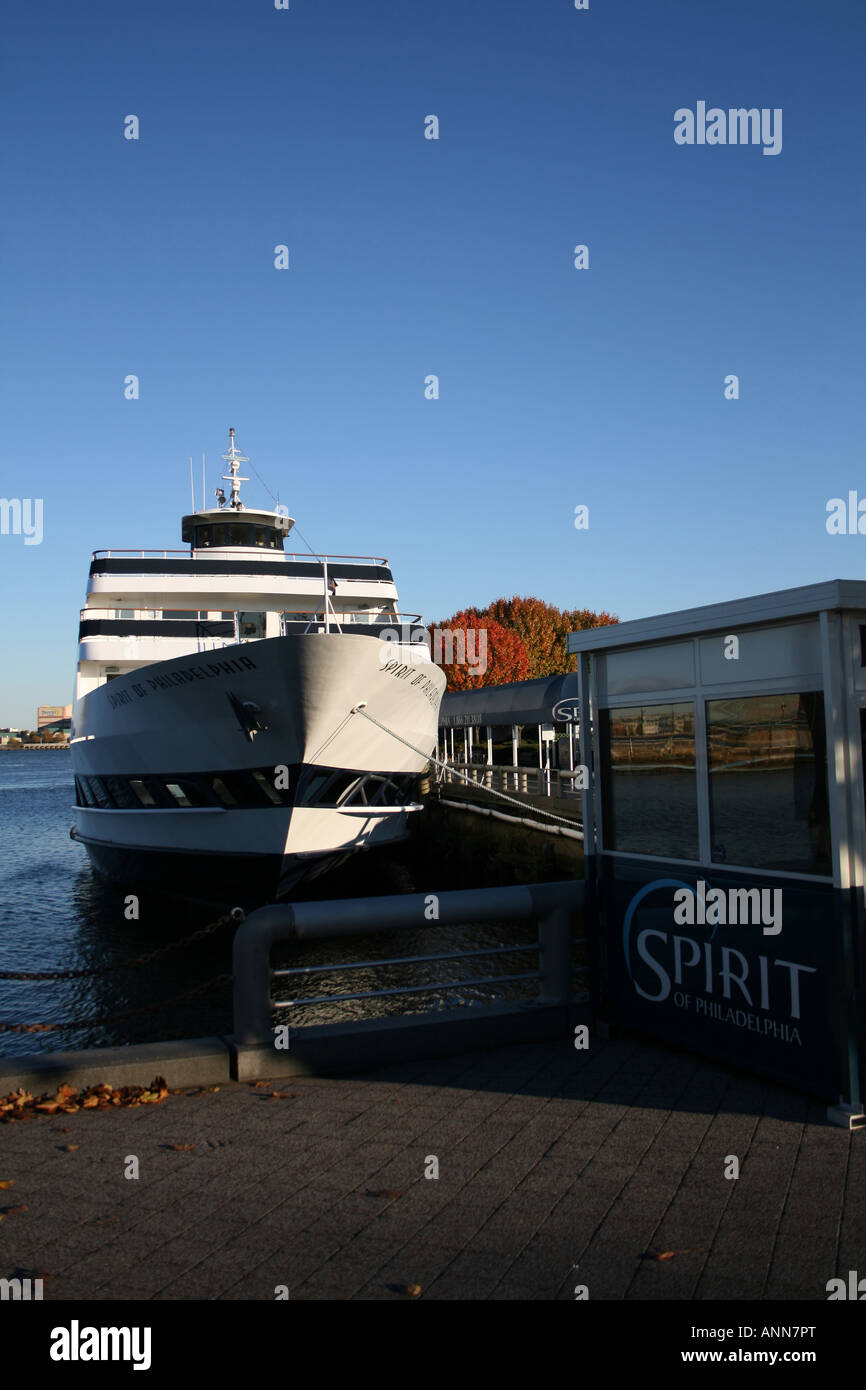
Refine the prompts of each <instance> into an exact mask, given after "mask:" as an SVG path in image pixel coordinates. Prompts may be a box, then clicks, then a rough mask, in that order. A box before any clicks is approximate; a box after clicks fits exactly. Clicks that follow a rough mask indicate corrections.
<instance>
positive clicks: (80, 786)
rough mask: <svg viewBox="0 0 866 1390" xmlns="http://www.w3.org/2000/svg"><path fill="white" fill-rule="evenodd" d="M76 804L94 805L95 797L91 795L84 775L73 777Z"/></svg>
mask: <svg viewBox="0 0 866 1390" xmlns="http://www.w3.org/2000/svg"><path fill="white" fill-rule="evenodd" d="M75 791H76V798H75V804H76V806H95V805H96V799H95V797H93V796H92V795H91V792H90V787H89V786H88V785H87V778H86V777H76V779H75Z"/></svg>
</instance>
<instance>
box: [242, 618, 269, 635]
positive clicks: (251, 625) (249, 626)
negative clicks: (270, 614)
mask: <svg viewBox="0 0 866 1390" xmlns="http://www.w3.org/2000/svg"><path fill="white" fill-rule="evenodd" d="M238 618H239V619H240V634H241V637H250V638H258V637H264V635H265V615H264V613H239V614H238Z"/></svg>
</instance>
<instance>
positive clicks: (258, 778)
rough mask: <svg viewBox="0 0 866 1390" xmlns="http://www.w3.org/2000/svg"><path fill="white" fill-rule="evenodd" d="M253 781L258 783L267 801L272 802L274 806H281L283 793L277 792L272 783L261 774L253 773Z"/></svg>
mask: <svg viewBox="0 0 866 1390" xmlns="http://www.w3.org/2000/svg"><path fill="white" fill-rule="evenodd" d="M253 781H254V782H257V783H258V785H259V786H260V787H261V789H262V791H263V792H264V794H265V796H266V797H267V798H268V800H269V801H272V802H273V804H274V805H275V806H282V804H283V796H284V795H285V793H283V792H279V791H277V789H276V787H275V786H274V783H273V782H272V781H268V778H267V777H266V776H265V774H264V773H263V772H254V773H253Z"/></svg>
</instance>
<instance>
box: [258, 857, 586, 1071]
mask: <svg viewBox="0 0 866 1390" xmlns="http://www.w3.org/2000/svg"><path fill="white" fill-rule="evenodd" d="M434 897H435V902H436V912H437V916H436V917H435V919H434V920H428V916H427V914H428V912H429V909H430V903H431V895H430V894H423V893H412V894H400V895H398V896H396V897H381V898H353V899H347V900H345V901H335V902H300V903H286V904H273V905H271V906H268V907H263V908H259V909H258V910H257V911H255V912H253V913H251V914H250V916H249V917H247V919H246V921H245V922H244V923H243V924H242V926H241V927H240V928H239V929H238V931H237V933H236V935H235V939H234V955H233V976H234V1028H235V1033H234V1042H235V1045H236V1046H237V1047H238V1048H240V1049H243V1048H245V1047H246V1048H262V1047H272V1046H273V1045H274V1027H275V1025H274V1023H273V1018H272V1014H273V1010H274V1009H290V1008H296V1007H298V1006H300V1005H308V1004H319V1003H329V1004H332V1003H336V1002H338V1001H349V1000H367V999H376V998H384V997H385V996H394V995H399V994H402V995H412V994H424V993H427V994H429V993H436V992H437V991H440V990H452V991H453V990H455V989H462V988H478V987H483V986H496V985H501V984H504V983H506V982H512V981H518V980H520V981H527V980H534V981H536V982H537V983H538V985H539V989H538V992H537V995H536V997H535V999H534V1000H533V1001H532V1002H533V1003H534V1004H537V1005H561V1004H566V1003H569V1002H570V1001H571V1000H572V999H573V998H574V991H573V983H572V980H573V966H572V944H573V941H574V931H573V923H572V916H573V913H575V912H577V911H579V910H580V909H581V908H582V907H583V903H584V883H583V880H580V879H578V880H572V881H569V882H564V883H537V884H524V885H521V886H520V887H515V888H473V889H466V890H463V891H458V892H451V891H449V892H447V893H438V894H436V895H434ZM527 921H529V922H536V923H537V925H538V937H537V941H536V942H535V943H534V944H528V945H527V944H526V943H524V944H522V945H517V946H496V947H489V948H487V947H485V948H480V949H478V950H471V951H461V950H457V951H452V952H445V951H436V952H434V953H432V954H430V955H414V956H393V957H389V958H388V959H386V960H366V961H350V962H346V963H343V964H339V963H338V964H334V965H327V966H307V967H296V968H292V969H286V970H273V969H272V968H271V963H270V955H271V950H272V949H273V947H274V946H275V945H277V944H278V943H279V942H288V941H321V940H323V939H326V938H328V939H330V938H334V937H338V936H339V937H342V936H366V935H369V934H371V933H373V932H383V931H391V932H398V931H418V930H429V929H430V928H441V927H455V928H466V927H467V926H470V925H474V924H476V923H481V922H495V923H504V922H527ZM527 950H533V951H535V950H537V951H538V953H539V968H538V970H535V971H528V972H520V973H517V974H509V975H483V976H480V977H474V976H473V977H471V978H466V979H463V978H460V979H456V980H444V981H438V982H433V981H426V982H425V983H424V984H420V985H404V986H399V987H396V988H389V989H380V990H364V991H360V992H353V991H349V992H346V993H343V994H337V995H334V994H331V995H324V996H314V997H312V998H310V997H307V998H293V999H283V1000H274V999H273V998H272V994H271V986H272V983H273V982H274V981H275V980H280V979H296V978H298V977H299V976H311V975H315V976H319V975H322V974H325V973H329V974H330V973H335V972H340V971H344V970H360V969H372V968H376V967H378V966H389V965H397V964H399V965H409V964H426V963H429V962H432V961H444V960H468V959H470V958H480V957H484V958H488V957H492V956H499V955H506V954H515V953H517V952H520V951H527ZM476 1007H481V1008H483V1007H484V1006H483V1005H482V1006H476ZM476 1007H473V1010H472V1011H473V1013H475V1012H476ZM515 1007H519V1008H521V1009H524V1010H525V1008H526V1007H527V1006H526V1004H525V1003H522V1004H520V1005H519V1006H515Z"/></svg>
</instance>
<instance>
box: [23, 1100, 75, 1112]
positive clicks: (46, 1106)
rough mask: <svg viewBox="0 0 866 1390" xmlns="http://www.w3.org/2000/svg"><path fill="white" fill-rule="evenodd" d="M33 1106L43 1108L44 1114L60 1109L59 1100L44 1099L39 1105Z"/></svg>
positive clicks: (37, 1108)
mask: <svg viewBox="0 0 866 1390" xmlns="http://www.w3.org/2000/svg"><path fill="white" fill-rule="evenodd" d="M84 1103H85V1105H86V1104H87V1102H86V1101H85V1102H84ZM34 1108H35V1109H36V1110H44V1111H45V1114H46V1115H56V1114H57V1111H58V1110H59V1109H60V1101H59V1100H46V1101H43V1102H42V1104H41V1105H37V1106H35V1107H34Z"/></svg>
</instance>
